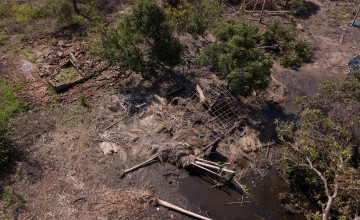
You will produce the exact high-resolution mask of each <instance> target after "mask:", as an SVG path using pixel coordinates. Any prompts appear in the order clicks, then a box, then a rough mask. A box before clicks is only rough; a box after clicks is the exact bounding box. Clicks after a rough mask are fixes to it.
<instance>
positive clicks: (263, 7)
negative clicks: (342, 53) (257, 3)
mask: <svg viewBox="0 0 360 220" xmlns="http://www.w3.org/2000/svg"><path fill="white" fill-rule="evenodd" d="M265 5H266V0H264V3H263V5H262V8H261V13H260V19H259V23H261V21H262V18H263V14H264V10H265Z"/></svg>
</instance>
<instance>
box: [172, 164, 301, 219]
mask: <svg viewBox="0 0 360 220" xmlns="http://www.w3.org/2000/svg"><path fill="white" fill-rule="evenodd" d="M241 182H242V184H244V185H245V186H246V187H247V189H248V191H249V193H250V194H251V196H252V197H253V198H254V201H252V202H244V203H243V204H231V205H229V204H228V203H232V202H240V201H242V197H243V201H249V199H248V198H246V196H245V195H243V192H241V190H238V189H236V188H234V189H226V190H221V189H218V188H212V187H211V186H212V185H211V184H210V183H208V182H206V181H205V180H204V179H202V178H200V177H198V176H192V175H190V176H188V177H186V178H184V179H182V180H180V183H179V188H180V192H181V193H182V194H183V195H184V196H185V198H186V199H188V201H189V202H190V203H191V204H192V211H195V212H200V211H201V212H202V214H203V215H204V216H208V217H209V218H212V219H215V220H238V219H294V220H297V219H304V217H303V216H302V215H299V214H296V215H294V214H289V213H288V212H287V211H286V210H285V209H284V208H283V207H282V206H281V204H280V201H279V199H278V194H279V193H281V192H284V191H287V192H288V191H289V187H288V186H287V185H286V183H285V181H284V180H283V179H282V177H281V176H280V175H279V174H278V173H277V171H275V170H270V171H269V172H268V173H267V174H266V175H265V176H264V178H259V179H258V178H257V177H255V176H253V177H248V178H246V179H242V181H241Z"/></svg>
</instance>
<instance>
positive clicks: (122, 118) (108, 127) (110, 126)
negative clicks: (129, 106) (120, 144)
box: [101, 116, 127, 132]
mask: <svg viewBox="0 0 360 220" xmlns="http://www.w3.org/2000/svg"><path fill="white" fill-rule="evenodd" d="M126 117H127V116H123V117H121V118H119V119H118V120H116V121H115V122H114V123H112V124H111V125H109V126H107V127H106V128H104V129H103V130H101V132H104V131H106V130H108V129H110V128H112V127H113V126H114V125H116V124H117V123H119V122H120V121H122V120H124V119H125V118H126Z"/></svg>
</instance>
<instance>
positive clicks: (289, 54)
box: [282, 40, 313, 67]
mask: <svg viewBox="0 0 360 220" xmlns="http://www.w3.org/2000/svg"><path fill="white" fill-rule="evenodd" d="M312 56H313V55H312V46H311V44H310V43H309V42H305V41H302V40H299V41H295V42H293V43H290V44H289V46H288V47H287V48H285V54H284V56H283V58H282V64H283V65H284V66H286V67H300V66H301V64H302V63H308V62H310V61H311V59H312Z"/></svg>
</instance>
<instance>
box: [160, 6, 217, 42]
mask: <svg viewBox="0 0 360 220" xmlns="http://www.w3.org/2000/svg"><path fill="white" fill-rule="evenodd" d="M165 10H166V12H167V14H168V15H169V17H170V21H171V23H172V25H173V26H175V27H176V29H177V31H178V32H188V33H190V34H192V35H193V36H197V35H203V34H204V33H205V31H206V30H207V29H208V28H210V27H213V25H214V24H215V23H216V18H218V17H219V15H220V11H221V9H220V7H219V5H218V3H217V2H216V1H214V0H200V1H189V0H166V1H165Z"/></svg>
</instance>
